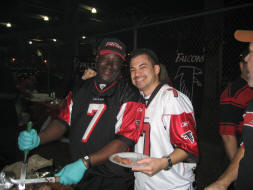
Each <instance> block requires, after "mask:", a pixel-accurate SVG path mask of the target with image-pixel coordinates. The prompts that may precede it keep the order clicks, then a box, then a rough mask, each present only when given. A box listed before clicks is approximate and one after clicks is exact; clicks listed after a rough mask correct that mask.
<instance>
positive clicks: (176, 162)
mask: <svg viewBox="0 0 253 190" xmlns="http://www.w3.org/2000/svg"><path fill="white" fill-rule="evenodd" d="M159 72H160V66H159V62H158V58H157V56H156V54H155V53H154V52H153V51H152V50H149V49H137V50H134V51H133V52H132V53H131V55H130V73H131V80H132V83H133V85H134V86H136V87H137V88H138V89H139V90H140V92H141V94H142V95H143V98H144V99H145V102H146V110H145V124H144V125H143V129H142V135H141V136H140V138H139V140H138V142H137V144H136V145H135V152H138V153H143V154H145V155H148V156H149V158H145V159H142V160H140V161H139V163H145V164H146V165H145V166H144V167H136V168H133V171H134V172H135V190H151V189H152V190H158V189H159V190H172V189H173V190H191V189H193V185H192V184H193V182H194V180H195V175H194V171H193V170H194V168H195V167H196V162H197V160H198V155H199V153H198V144H197V137H196V124H195V118H194V112H193V107H192V103H191V101H190V100H189V98H188V97H187V96H186V95H184V94H183V93H181V92H179V91H177V90H175V89H174V88H172V87H171V86H169V85H168V84H162V83H161V82H160V81H159Z"/></svg>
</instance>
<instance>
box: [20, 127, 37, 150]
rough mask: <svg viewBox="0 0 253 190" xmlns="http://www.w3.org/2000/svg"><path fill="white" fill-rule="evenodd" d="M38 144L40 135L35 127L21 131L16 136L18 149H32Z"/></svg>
mask: <svg viewBox="0 0 253 190" xmlns="http://www.w3.org/2000/svg"><path fill="white" fill-rule="evenodd" d="M39 144H40V137H39V136H38V134H37V131H36V130H35V129H32V130H31V131H29V132H28V131H26V130H25V131H22V132H21V133H20V134H19V137H18V147H19V149H20V150H22V151H24V150H32V149H34V148H36V147H38V146H39Z"/></svg>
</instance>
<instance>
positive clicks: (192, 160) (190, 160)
mask: <svg viewBox="0 0 253 190" xmlns="http://www.w3.org/2000/svg"><path fill="white" fill-rule="evenodd" d="M177 148H179V149H181V150H183V151H185V152H186V153H187V154H188V157H187V158H186V159H185V160H184V161H183V162H184V163H197V162H198V161H199V158H198V157H197V156H195V155H194V154H192V153H190V152H188V151H187V150H185V149H183V148H180V147H177Z"/></svg>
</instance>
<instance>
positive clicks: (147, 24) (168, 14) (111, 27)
mask: <svg viewBox="0 0 253 190" xmlns="http://www.w3.org/2000/svg"><path fill="white" fill-rule="evenodd" d="M89 7H96V8H97V10H98V14H96V15H92V14H91V13H90V12H89V10H88V9H89ZM252 10H253V3H252V2H251V1H250V0H248V1H247V0H243V1H242V0H240V1H239V0H232V1H228V0H224V1H221V0H212V1H208V0H206V1H201V0H194V1H189V0H188V1H187V0H177V1H160V0H156V1H151V0H140V1H114V0H106V1H98V0H87V1H84V0H53V1H52V0H22V1H18V0H16V1H15V0H9V1H1V2H0V50H1V52H2V54H3V55H4V59H3V60H4V63H5V64H7V65H8V67H9V68H10V69H11V71H12V72H15V73H18V77H20V78H22V77H27V76H29V75H36V77H37V80H38V83H37V89H38V90H39V91H40V92H46V93H50V92H51V91H55V92H56V95H57V97H64V96H65V95H66V92H67V91H68V89H69V88H70V86H71V84H72V82H73V80H74V78H78V77H79V76H81V73H82V71H83V69H85V68H87V67H93V68H94V66H95V65H94V57H95V54H96V47H97V45H98V42H99V41H100V39H101V38H103V37H117V38H119V39H121V40H122V41H123V42H124V43H125V44H126V45H127V51H128V52H130V51H131V50H133V49H134V48H138V47H145V48H150V49H153V50H154V51H155V52H156V53H157V55H158V57H159V59H160V62H161V63H162V64H164V65H165V66H166V69H167V72H168V74H169V77H170V79H171V80H172V82H173V85H174V87H175V88H176V89H179V90H181V91H182V92H184V93H185V94H186V95H188V96H189V98H190V99H191V100H192V102H193V106H194V109H195V113H196V121H197V128H198V136H199V145H200V161H199V164H198V168H197V173H196V174H197V184H198V189H203V187H204V186H206V185H207V184H209V183H211V182H213V181H214V180H215V179H216V178H217V177H218V176H219V175H220V174H221V172H222V171H223V170H224V168H225V166H226V164H227V162H226V157H225V154H224V149H223V144H222V142H221V139H220V136H219V134H218V116H219V113H218V103H219V95H220V93H221V91H222V90H223V89H224V87H225V86H226V84H227V83H228V82H230V81H232V80H233V79H234V78H235V77H236V76H238V75H239V73H240V72H239V66H238V61H239V54H240V52H241V49H242V46H243V45H244V44H243V43H239V42H237V41H236V40H235V39H234V37H233V33H234V31H235V30H236V29H253V28H252V26H253V11H252ZM40 15H47V16H49V17H50V21H49V22H44V21H43V20H42V19H41V17H40ZM7 22H10V23H12V25H13V27H12V28H7V27H6V26H5V23H7ZM83 35H85V36H86V38H85V39H82V36H83ZM53 38H55V39H57V42H53V41H52V39H53ZM28 41H32V42H33V43H32V44H29V43H28ZM38 52H39V53H38ZM13 58H15V60H14V59H13ZM45 60H46V63H45ZM127 66H128V65H127V63H126V64H125V67H124V74H125V75H126V76H127V75H128V70H127V69H128V67H127ZM45 152H46V151H45ZM52 155H54V154H52ZM47 156H50V154H47Z"/></svg>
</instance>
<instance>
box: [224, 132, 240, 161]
mask: <svg viewBox="0 0 253 190" xmlns="http://www.w3.org/2000/svg"><path fill="white" fill-rule="evenodd" d="M221 137H222V140H223V143H224V147H225V150H226V153H227V155H228V157H229V160H230V161H231V160H232V159H233V157H234V156H235V154H236V152H237V149H238V145H237V139H236V137H235V136H233V135H221Z"/></svg>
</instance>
